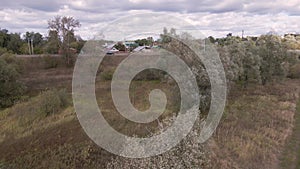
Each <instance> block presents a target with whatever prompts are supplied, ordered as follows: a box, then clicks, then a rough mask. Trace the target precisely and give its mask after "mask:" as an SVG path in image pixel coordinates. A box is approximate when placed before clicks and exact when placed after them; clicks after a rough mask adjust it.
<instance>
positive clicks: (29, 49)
mask: <svg viewBox="0 0 300 169" xmlns="http://www.w3.org/2000/svg"><path fill="white" fill-rule="evenodd" d="M27 43H28V52H29V55H31V48H30V43H29V38H28V39H27Z"/></svg>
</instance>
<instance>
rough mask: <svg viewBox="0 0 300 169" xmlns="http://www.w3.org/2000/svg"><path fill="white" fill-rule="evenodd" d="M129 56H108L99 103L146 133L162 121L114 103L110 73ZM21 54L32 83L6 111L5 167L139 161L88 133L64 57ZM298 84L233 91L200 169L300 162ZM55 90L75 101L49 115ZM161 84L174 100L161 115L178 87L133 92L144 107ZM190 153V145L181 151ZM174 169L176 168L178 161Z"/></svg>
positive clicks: (0, 148)
mask: <svg viewBox="0 0 300 169" xmlns="http://www.w3.org/2000/svg"><path fill="white" fill-rule="evenodd" d="M125 57H126V56H109V57H106V59H105V60H104V62H103V65H102V66H101V67H102V68H101V69H100V70H99V74H98V76H97V79H96V81H97V82H96V94H97V101H98V104H99V106H100V107H101V109H103V111H102V113H103V114H104V116H105V118H106V119H107V121H108V122H109V123H110V124H111V125H112V126H113V127H114V128H115V129H116V130H118V131H120V132H122V133H124V134H127V135H138V136H141V137H143V136H147V135H149V134H151V133H155V132H156V130H157V129H158V127H159V124H158V122H157V121H154V122H152V123H149V124H147V125H139V124H135V123H133V122H130V121H128V120H126V119H124V118H123V117H122V116H121V115H119V114H118V113H117V111H116V109H115V107H114V106H112V105H113V104H112V99H111V94H110V78H111V75H110V74H111V73H112V72H113V70H114V69H115V67H116V65H118V64H119V63H120V62H121V61H122V60H123V59H124V58H125ZM21 59H23V60H24V73H23V75H22V82H24V83H25V84H26V86H27V93H26V95H27V97H24V99H23V100H22V101H20V103H17V104H16V105H14V106H13V107H11V108H8V109H5V110H1V112H0V152H1V153H0V168H1V169H2V168H3V169H4V168H109V167H110V168H113V166H120V165H117V164H116V163H124V168H126V165H125V164H126V163H129V162H130V163H129V164H134V163H136V164H137V163H139V161H138V160H136V161H135V160H130V159H126V158H119V157H117V156H115V155H113V154H111V153H109V152H107V151H105V150H103V149H102V148H99V147H98V146H97V145H95V144H94V143H93V142H92V141H91V140H90V139H89V137H88V136H87V135H86V134H85V133H84V131H83V130H82V128H81V126H80V124H79V122H78V120H77V117H76V113H75V112H74V109H73V107H72V99H71V80H72V72H73V69H72V68H66V67H64V66H62V63H61V61H60V60H59V58H55V59H58V60H57V62H58V64H57V66H56V67H55V68H46V67H47V66H45V64H47V63H46V62H45V61H43V59H42V58H21ZM299 84H300V79H285V80H283V81H281V82H274V83H270V84H267V85H265V86H260V85H252V86H251V85H250V86H249V87H248V88H246V89H244V88H239V87H237V88H236V90H234V91H232V92H231V93H230V94H229V96H228V102H227V106H226V109H225V112H224V115H223V118H222V120H221V123H220V125H219V126H218V128H217V131H216V132H215V134H214V135H213V137H212V138H211V139H210V140H209V141H208V142H207V143H205V144H204V145H203V149H201V150H199V152H200V151H205V152H206V151H207V152H208V153H207V154H206V155H205V156H204V157H203V158H204V159H205V160H206V162H205V163H202V164H201V165H202V166H201V167H202V168H242V169H243V168H245V169H248V168H249V169H253V168H264V169H268V168H270V169H276V168H295V167H299V166H300V164H299V157H300V154H299V151H300V147H299V145H300V144H299V138H300V135H299V134H300V133H299V132H300V127H299V124H300V123H299V120H300V116H299V114H300V110H299V108H300V100H299V94H300V85H299ZM54 88H56V89H62V88H65V89H67V90H66V91H67V93H65V96H66V98H67V100H68V104H66V106H64V107H61V108H60V109H58V110H57V111H56V112H55V113H50V114H46V115H45V114H43V113H42V112H41V111H39V110H40V109H39V107H42V105H43V104H44V102H43V98H45V97H47V98H49V97H48V96H49V95H47V92H45V91H46V90H50V91H52V90H53V89H54ZM155 88H160V89H161V90H163V91H164V92H165V93H166V94H167V96H168V100H169V102H168V105H167V109H166V111H165V112H164V114H163V116H162V117H160V120H162V119H165V118H167V117H170V116H173V115H174V114H176V111H177V110H178V107H177V106H176V105H177V100H176V99H174V97H175V96H176V93H177V92H178V91H176V87H175V88H174V87H172V86H170V84H169V83H166V82H162V81H159V80H149V81H145V80H144V81H142V80H137V81H134V82H132V84H131V94H130V98H131V101H132V103H133V104H134V106H135V107H137V108H138V109H140V110H145V109H147V108H148V107H149V103H148V94H149V92H150V91H151V90H152V89H155ZM174 89H175V92H174ZM42 91H44V92H42ZM190 148H192V147H190ZM188 151H189V150H187V149H184V150H183V151H182V155H183V154H184V152H188ZM176 155H177V156H178V157H177V158H176V160H179V161H180V160H182V158H181V155H180V154H176ZM161 158H163V156H161ZM116 159H118V160H117V161H116ZM147 160H150V161H151V160H153V158H150V159H147ZM201 160H203V159H201ZM136 166H138V165H136ZM127 167H128V166H127ZM173 167H174V168H177V167H176V165H175V163H174V166H173ZM187 168H188V167H187Z"/></svg>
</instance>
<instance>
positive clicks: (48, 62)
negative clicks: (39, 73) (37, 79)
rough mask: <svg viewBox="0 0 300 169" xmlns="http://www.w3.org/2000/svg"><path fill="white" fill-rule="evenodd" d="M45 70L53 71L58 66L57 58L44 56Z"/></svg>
mask: <svg viewBox="0 0 300 169" xmlns="http://www.w3.org/2000/svg"><path fill="white" fill-rule="evenodd" d="M43 61H44V68H45V69H51V68H56V67H57V66H58V60H57V58H54V57H51V56H50V55H46V56H43Z"/></svg>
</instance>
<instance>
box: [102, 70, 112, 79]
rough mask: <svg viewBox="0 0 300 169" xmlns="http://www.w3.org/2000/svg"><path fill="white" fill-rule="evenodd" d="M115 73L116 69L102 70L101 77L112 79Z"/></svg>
mask: <svg viewBox="0 0 300 169" xmlns="http://www.w3.org/2000/svg"><path fill="white" fill-rule="evenodd" d="M113 75H114V71H112V70H109V71H105V72H102V75H101V77H102V79H104V80H112V78H113Z"/></svg>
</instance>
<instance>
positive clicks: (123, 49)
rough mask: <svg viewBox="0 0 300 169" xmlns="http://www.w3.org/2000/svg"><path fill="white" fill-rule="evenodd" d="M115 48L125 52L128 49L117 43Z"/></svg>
mask: <svg viewBox="0 0 300 169" xmlns="http://www.w3.org/2000/svg"><path fill="white" fill-rule="evenodd" d="M114 47H115V48H116V49H118V50H119V51H125V50H126V47H125V45H124V44H123V43H117V44H116V45H115V46H114Z"/></svg>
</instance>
